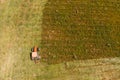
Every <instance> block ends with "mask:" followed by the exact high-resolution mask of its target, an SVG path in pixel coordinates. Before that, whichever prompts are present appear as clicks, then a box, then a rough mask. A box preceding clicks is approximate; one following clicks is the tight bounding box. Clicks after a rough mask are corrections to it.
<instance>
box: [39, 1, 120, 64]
mask: <svg viewBox="0 0 120 80" xmlns="http://www.w3.org/2000/svg"><path fill="white" fill-rule="evenodd" d="M99 3H103V4H99ZM116 3H117V2H115V3H114V4H112V3H106V2H105V1H98V2H97V1H93V2H90V1H89V0H86V1H84V0H80V1H76V0H75V1H73V0H72V1H67V0H64V1H60V0H48V3H47V4H46V6H45V9H44V11H43V23H42V42H41V44H42V49H41V53H42V56H43V59H44V60H43V61H45V62H47V63H49V64H56V63H61V62H67V61H73V60H79V59H93V58H94V59H95V58H105V57H115V56H119V52H120V48H118V44H117V43H116V40H114V38H117V39H119V40H120V38H119V37H118V36H114V37H112V36H111V34H113V33H112V31H115V33H116V34H118V33H119V30H120V28H119V27H114V25H112V24H111V22H110V21H108V20H107V16H106V14H107V15H108V16H109V15H110V14H108V13H113V12H111V11H112V10H113V8H111V7H109V6H115V4H116ZM98 4H99V5H98ZM106 4H107V5H109V6H106ZM103 5H104V6H103ZM101 6H103V7H101ZM105 7H107V8H108V10H104V9H102V8H105ZM116 9H118V8H116ZM110 10H111V11H110ZM117 15H118V14H117ZM100 16H102V17H101V18H99V17H100ZM114 17H116V16H114ZM115 25H119V24H118V23H115ZM118 28H119V29H118Z"/></svg>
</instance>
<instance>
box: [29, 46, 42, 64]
mask: <svg viewBox="0 0 120 80" xmlns="http://www.w3.org/2000/svg"><path fill="white" fill-rule="evenodd" d="M31 51H32V52H31V54H30V57H31V60H34V62H35V63H37V61H38V60H40V58H41V56H40V55H39V54H38V51H40V49H39V48H38V47H37V46H34V47H33V48H32V49H31Z"/></svg>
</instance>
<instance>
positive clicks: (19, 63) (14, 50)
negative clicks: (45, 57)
mask: <svg viewBox="0 0 120 80" xmlns="http://www.w3.org/2000/svg"><path fill="white" fill-rule="evenodd" d="M46 1H47V0H40V1H39V0H27V1H26V0H6V1H5V2H4V3H2V4H1V5H0V37H1V39H0V44H1V45H0V55H1V56H0V58H1V61H0V80H33V79H35V77H34V75H39V74H40V69H39V68H40V66H41V65H40V64H38V65H35V64H34V62H32V61H31V60H30V52H31V48H32V47H33V46H34V45H37V46H39V47H40V42H41V23H42V10H43V9H44V5H45V3H46Z"/></svg>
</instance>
